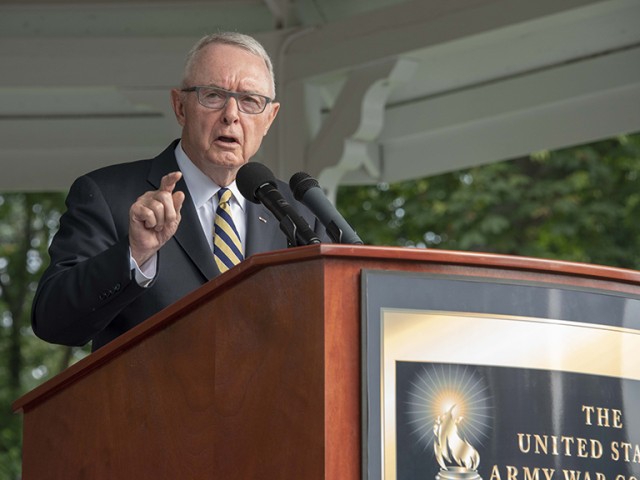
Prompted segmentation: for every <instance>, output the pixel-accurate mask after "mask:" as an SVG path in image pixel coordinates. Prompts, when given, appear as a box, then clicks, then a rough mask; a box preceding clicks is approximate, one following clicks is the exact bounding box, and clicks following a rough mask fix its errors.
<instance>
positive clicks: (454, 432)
mask: <svg viewBox="0 0 640 480" xmlns="http://www.w3.org/2000/svg"><path fill="white" fill-rule="evenodd" d="M455 408H456V406H455V405H453V406H452V407H451V408H450V409H449V410H448V411H447V412H445V413H443V414H442V415H439V416H438V417H437V418H436V421H435V423H434V424H433V433H434V437H435V439H434V445H433V447H434V451H435V455H436V460H437V461H438V464H439V465H440V472H439V473H438V474H437V475H436V480H481V479H482V477H481V476H480V475H479V474H478V472H477V469H478V465H480V455H479V454H478V451H477V450H476V449H475V448H473V446H472V445H471V444H470V443H469V442H467V441H466V440H465V439H464V438H463V436H462V434H461V433H460V431H459V429H458V425H459V424H460V423H461V422H462V421H463V420H464V418H463V417H461V416H460V417H457V418H456V417H454V415H453V411H454V409H455Z"/></svg>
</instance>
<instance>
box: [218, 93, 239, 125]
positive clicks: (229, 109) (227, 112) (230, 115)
mask: <svg viewBox="0 0 640 480" xmlns="http://www.w3.org/2000/svg"><path fill="white" fill-rule="evenodd" d="M238 118H239V115H238V100H237V99H235V98H233V97H229V99H228V100H227V104H226V105H225V106H224V108H223V109H222V122H223V123H224V124H225V125H231V124H232V123H236V122H237V121H238Z"/></svg>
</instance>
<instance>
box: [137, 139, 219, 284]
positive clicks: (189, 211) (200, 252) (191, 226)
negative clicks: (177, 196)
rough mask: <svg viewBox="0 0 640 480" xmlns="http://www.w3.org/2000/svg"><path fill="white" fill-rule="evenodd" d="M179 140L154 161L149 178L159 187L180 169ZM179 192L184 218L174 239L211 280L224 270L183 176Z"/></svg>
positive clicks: (177, 186) (179, 184)
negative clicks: (161, 182)
mask: <svg viewBox="0 0 640 480" xmlns="http://www.w3.org/2000/svg"><path fill="white" fill-rule="evenodd" d="M177 142H178V141H177V140H176V141H175V142H173V143H172V144H171V145H169V147H167V149H166V150H165V151H164V152H162V153H161V154H160V155H158V156H157V157H156V158H155V159H154V160H153V162H152V165H151V171H150V173H149V178H148V180H149V183H151V185H153V187H154V188H155V189H158V188H159V187H160V180H161V179H162V177H163V176H164V175H166V174H168V173H171V172H175V171H177V170H179V169H178V164H177V162H176V157H175V154H174V150H175V148H176V145H177ZM176 191H181V192H184V195H185V199H184V203H183V204H182V209H181V210H180V214H181V216H182V219H181V220H180V225H179V226H178V230H177V231H176V234H175V235H174V237H173V240H175V241H176V242H177V243H178V244H179V245H180V247H182V249H183V250H184V252H185V253H186V254H187V256H188V257H189V258H190V259H191V261H192V262H193V263H194V265H195V266H196V267H197V268H198V269H199V270H200V272H202V274H203V275H204V276H205V277H206V278H207V279H208V280H211V279H212V278H214V277H216V276H217V275H219V274H220V272H219V270H218V268H217V267H216V265H215V262H214V260H213V255H212V253H211V249H210V248H209V244H208V242H207V239H206V238H205V237H204V234H203V233H202V227H201V226H200V220H199V218H198V213H197V212H196V209H195V206H194V205H193V200H192V198H191V195H190V193H189V190H188V189H187V184H186V183H185V181H184V179H183V178H182V179H180V181H179V182H178V183H177V184H176ZM170 241H171V240H170Z"/></svg>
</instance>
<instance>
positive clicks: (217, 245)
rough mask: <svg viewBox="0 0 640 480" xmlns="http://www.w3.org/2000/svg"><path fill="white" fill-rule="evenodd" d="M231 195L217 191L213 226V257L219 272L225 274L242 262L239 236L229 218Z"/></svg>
mask: <svg viewBox="0 0 640 480" xmlns="http://www.w3.org/2000/svg"><path fill="white" fill-rule="evenodd" d="M232 195H233V194H232V193H231V190H229V189H228V188H221V189H220V190H219V191H218V208H217V209H216V219H215V221H214V224H213V227H214V229H213V235H214V236H213V256H214V258H215V261H216V265H217V266H218V269H219V270H220V272H226V271H227V270H229V269H230V268H231V267H233V266H234V265H237V264H238V263H240V262H241V261H242V260H244V255H243V254H242V242H240V235H238V230H237V229H236V226H235V225H234V223H233V219H232V218H231V208H230V206H229V200H231V197H232Z"/></svg>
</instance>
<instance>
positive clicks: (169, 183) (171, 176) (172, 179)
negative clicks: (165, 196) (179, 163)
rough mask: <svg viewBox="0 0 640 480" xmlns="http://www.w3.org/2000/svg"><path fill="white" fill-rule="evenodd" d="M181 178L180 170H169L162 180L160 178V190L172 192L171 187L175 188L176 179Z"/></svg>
mask: <svg viewBox="0 0 640 480" xmlns="http://www.w3.org/2000/svg"><path fill="white" fill-rule="evenodd" d="M181 178H182V172H171V173H167V174H166V175H165V176H164V177H162V180H160V189H159V190H160V191H164V192H169V193H171V192H173V189H174V188H176V183H178V180H180V179H181Z"/></svg>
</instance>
